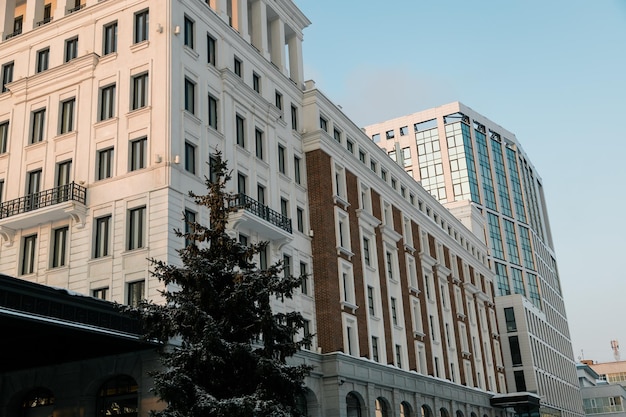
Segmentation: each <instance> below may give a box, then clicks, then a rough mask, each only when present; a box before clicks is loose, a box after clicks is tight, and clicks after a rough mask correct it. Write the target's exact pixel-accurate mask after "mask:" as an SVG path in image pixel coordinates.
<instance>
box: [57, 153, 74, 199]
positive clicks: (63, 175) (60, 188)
mask: <svg viewBox="0 0 626 417" xmlns="http://www.w3.org/2000/svg"><path fill="white" fill-rule="evenodd" d="M71 177H72V160H71V159H70V160H68V161H63V162H59V163H58V164H57V167H56V184H55V185H56V187H57V190H56V195H55V197H56V200H57V201H58V202H61V201H67V200H68V199H69V196H70V190H69V188H68V186H69V184H70V182H71Z"/></svg>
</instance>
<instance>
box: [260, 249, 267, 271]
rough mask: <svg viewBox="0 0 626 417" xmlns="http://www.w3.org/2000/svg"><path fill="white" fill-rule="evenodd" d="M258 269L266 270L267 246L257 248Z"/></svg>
mask: <svg viewBox="0 0 626 417" xmlns="http://www.w3.org/2000/svg"><path fill="white" fill-rule="evenodd" d="M259 268H260V269H262V270H265V269H267V246H263V247H261V248H259Z"/></svg>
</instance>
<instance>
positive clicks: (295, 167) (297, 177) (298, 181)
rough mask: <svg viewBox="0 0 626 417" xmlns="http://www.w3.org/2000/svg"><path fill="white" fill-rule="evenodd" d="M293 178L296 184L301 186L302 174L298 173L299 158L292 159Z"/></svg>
mask: <svg viewBox="0 0 626 417" xmlns="http://www.w3.org/2000/svg"><path fill="white" fill-rule="evenodd" d="M293 178H294V180H295V181H296V184H302V172H301V171H300V158H298V157H297V156H294V157H293Z"/></svg>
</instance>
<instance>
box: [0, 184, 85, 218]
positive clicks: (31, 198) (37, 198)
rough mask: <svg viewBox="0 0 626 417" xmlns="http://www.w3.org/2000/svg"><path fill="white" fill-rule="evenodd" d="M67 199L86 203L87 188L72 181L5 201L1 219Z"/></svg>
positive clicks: (1, 209)
mask: <svg viewBox="0 0 626 417" xmlns="http://www.w3.org/2000/svg"><path fill="white" fill-rule="evenodd" d="M67 201H76V202H79V203H82V204H85V202H86V201H87V189H86V188H85V187H82V186H80V185H78V184H76V183H74V182H72V183H70V184H66V185H60V186H58V187H54V188H51V189H49V190H44V191H39V192H37V193H33V194H29V195H27V196H24V197H20V198H16V199H14V200H9V201H5V202H3V203H1V204H0V219H4V218H7V217H11V216H15V215H16V214H21V213H26V212H29V211H33V210H37V209H39V208H42V207H48V206H53V205H55V204H60V203H64V202H67Z"/></svg>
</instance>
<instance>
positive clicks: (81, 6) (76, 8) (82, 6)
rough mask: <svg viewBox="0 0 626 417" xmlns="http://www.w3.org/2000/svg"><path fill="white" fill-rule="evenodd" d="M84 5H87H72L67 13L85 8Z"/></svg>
mask: <svg viewBox="0 0 626 417" xmlns="http://www.w3.org/2000/svg"><path fill="white" fill-rule="evenodd" d="M84 7H85V5H84V4H79V5H78V6H76V7H72V8H71V9H67V14H71V13H74V12H77V11H79V10H81V9H83V8H84Z"/></svg>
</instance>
